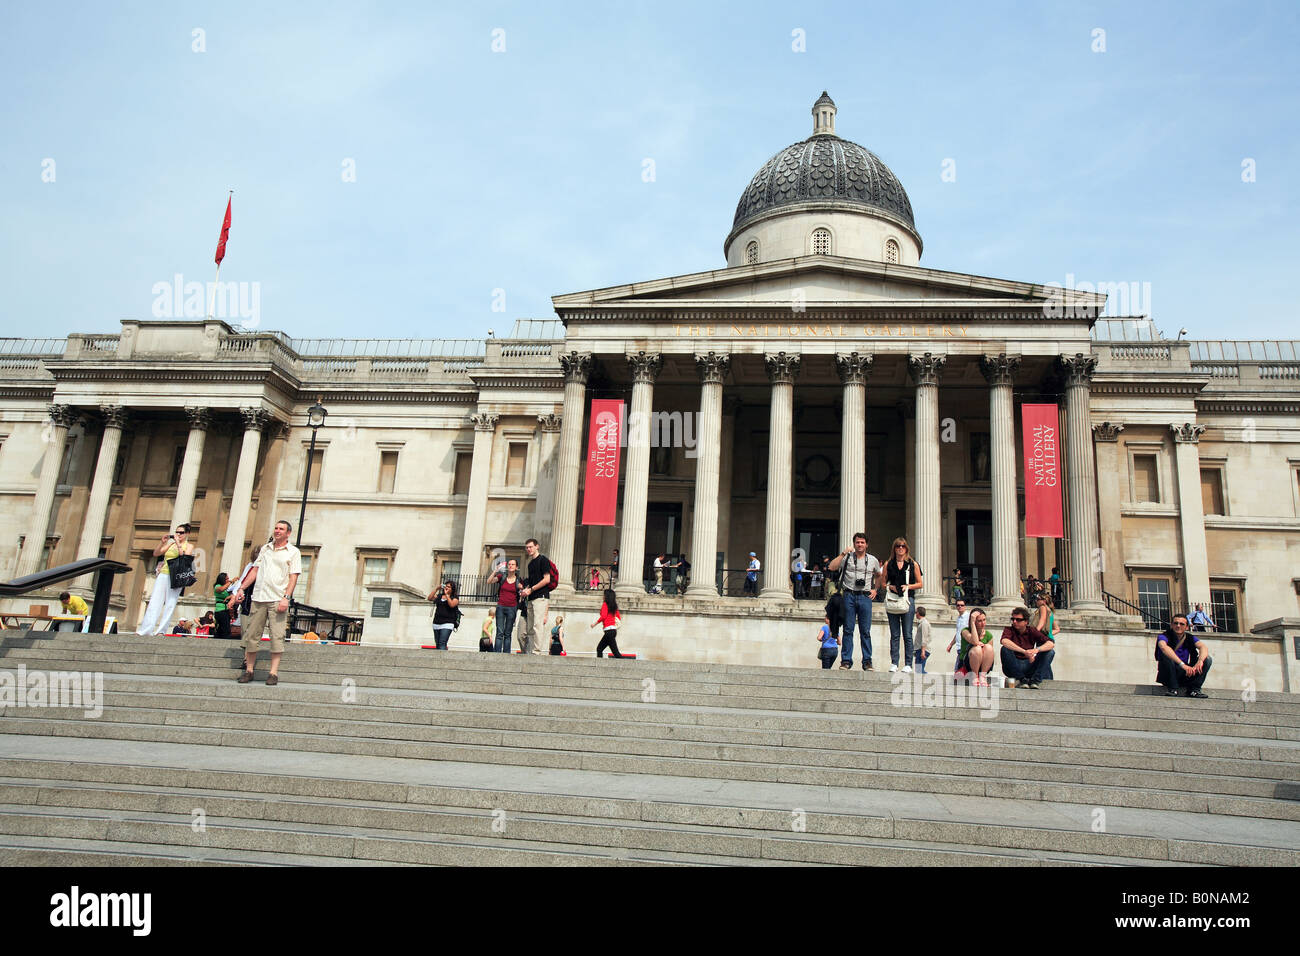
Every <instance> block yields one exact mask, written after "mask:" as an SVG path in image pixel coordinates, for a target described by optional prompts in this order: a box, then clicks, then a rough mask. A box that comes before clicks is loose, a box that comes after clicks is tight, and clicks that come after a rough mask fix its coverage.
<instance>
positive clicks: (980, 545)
mask: <svg viewBox="0 0 1300 956" xmlns="http://www.w3.org/2000/svg"><path fill="white" fill-rule="evenodd" d="M956 555H957V567H958V568H959V569H960V570H961V576H962V579H963V589H964V590H965V592H966V602H967V607H972V606H973V604H974V603H978V604H987V603H988V602H989V600H990V599H991V596H992V594H993V513H992V512H991V511H984V510H980V509H970V510H967V509H964V508H959V509H957V548H956ZM1016 563H1017V565H1018V564H1019V563H1020V562H1018V561H1017V562H1016ZM952 576H953V575H952V568H944V569H943V578H944V593H945V596H946V595H947V592H948V591H949V590H950V589H951V588H952V584H953V582H952V580H951V579H952Z"/></svg>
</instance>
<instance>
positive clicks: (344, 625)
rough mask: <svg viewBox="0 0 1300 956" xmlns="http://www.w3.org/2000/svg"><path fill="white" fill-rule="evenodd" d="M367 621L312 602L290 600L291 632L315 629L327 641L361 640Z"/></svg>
mask: <svg viewBox="0 0 1300 956" xmlns="http://www.w3.org/2000/svg"><path fill="white" fill-rule="evenodd" d="M364 627H365V621H364V620H363V619H362V618H359V617H349V616H348V615H346V614H339V613H337V612H336V611H326V610H324V609H323V608H319V607H313V606H312V605H310V604H299V603H298V602H297V601H290V602H289V633H290V634H306V633H307V632H308V631H314V632H315V633H317V634H319V635H320V636H321V637H322V638H324V639H325V640H327V641H353V642H360V640H361V632H362V630H363V628H364Z"/></svg>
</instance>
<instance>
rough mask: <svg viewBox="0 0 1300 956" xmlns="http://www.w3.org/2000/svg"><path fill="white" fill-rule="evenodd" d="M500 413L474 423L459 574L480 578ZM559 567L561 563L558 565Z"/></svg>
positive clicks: (474, 419)
mask: <svg viewBox="0 0 1300 956" xmlns="http://www.w3.org/2000/svg"><path fill="white" fill-rule="evenodd" d="M500 420H501V416H500V415H492V414H489V413H487V412H479V413H478V414H476V415H471V416H470V421H472V422H473V423H474V455H473V457H472V458H471V459H470V468H469V496H468V497H469V501H468V502H467V503H466V506H465V539H464V542H463V544H462V546H461V553H460V573H461V575H462V576H464V575H470V576H471V577H477V576H478V573H479V568H480V567H482V564H483V531H484V525H485V524H486V523H487V499H488V476H489V474H490V473H491V470H492V439H493V437H494V436H495V435H496V430H497V422H499V421H500ZM557 567H558V566H557Z"/></svg>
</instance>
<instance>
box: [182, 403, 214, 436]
mask: <svg viewBox="0 0 1300 956" xmlns="http://www.w3.org/2000/svg"><path fill="white" fill-rule="evenodd" d="M185 417H186V418H188V419H189V420H190V428H197V429H198V430H199V431H204V432H205V431H207V430H208V429H210V428H211V427H212V409H210V408H208V407H206V406H203V405H186V406H185Z"/></svg>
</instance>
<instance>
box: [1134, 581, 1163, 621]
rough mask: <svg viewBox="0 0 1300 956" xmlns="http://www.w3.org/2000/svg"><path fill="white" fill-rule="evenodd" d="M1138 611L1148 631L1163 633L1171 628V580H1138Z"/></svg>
mask: <svg viewBox="0 0 1300 956" xmlns="http://www.w3.org/2000/svg"><path fill="white" fill-rule="evenodd" d="M1138 609H1139V610H1140V611H1141V613H1142V620H1143V621H1144V622H1145V623H1146V626H1147V629H1148V630H1151V631H1163V630H1164V629H1165V628H1167V627H1169V580H1168V579H1167V578H1138Z"/></svg>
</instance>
